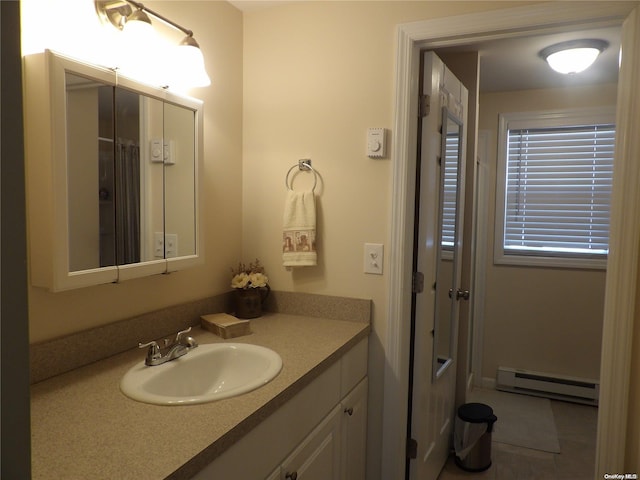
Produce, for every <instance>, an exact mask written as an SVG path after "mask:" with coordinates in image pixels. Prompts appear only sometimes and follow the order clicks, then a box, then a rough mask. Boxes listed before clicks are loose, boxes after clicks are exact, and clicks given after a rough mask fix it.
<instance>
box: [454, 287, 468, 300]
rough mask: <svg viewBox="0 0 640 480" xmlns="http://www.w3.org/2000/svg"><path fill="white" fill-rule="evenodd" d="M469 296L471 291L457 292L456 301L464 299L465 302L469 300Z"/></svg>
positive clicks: (458, 290)
mask: <svg viewBox="0 0 640 480" xmlns="http://www.w3.org/2000/svg"><path fill="white" fill-rule="evenodd" d="M469 295H470V293H469V290H460V289H457V290H456V300H460V299H461V298H463V299H464V300H469Z"/></svg>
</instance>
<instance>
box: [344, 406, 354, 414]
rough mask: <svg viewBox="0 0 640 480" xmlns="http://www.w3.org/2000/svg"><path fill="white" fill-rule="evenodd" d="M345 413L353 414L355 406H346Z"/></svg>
mask: <svg viewBox="0 0 640 480" xmlns="http://www.w3.org/2000/svg"><path fill="white" fill-rule="evenodd" d="M344 413H346V414H347V415H349V416H351V415H353V407H349V408H345V409H344Z"/></svg>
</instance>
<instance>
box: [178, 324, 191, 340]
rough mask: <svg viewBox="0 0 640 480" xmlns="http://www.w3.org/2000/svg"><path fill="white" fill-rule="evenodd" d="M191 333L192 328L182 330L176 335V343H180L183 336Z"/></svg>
mask: <svg viewBox="0 0 640 480" xmlns="http://www.w3.org/2000/svg"><path fill="white" fill-rule="evenodd" d="M190 331H191V327H189V328H187V329H186V330H181V331H179V332H178V333H176V343H178V342H179V341H180V340H181V337H182V335H184V334H186V333H189V332H190Z"/></svg>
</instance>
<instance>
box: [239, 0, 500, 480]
mask: <svg viewBox="0 0 640 480" xmlns="http://www.w3.org/2000/svg"><path fill="white" fill-rule="evenodd" d="M509 6H510V5H509V4H508V3H505V2H496V3H485V2H395V1H394V2H342V1H341V2H296V3H291V4H285V5H283V6H279V7H274V8H270V9H264V10H257V11H253V12H249V13H246V14H245V15H244V126H243V133H244V142H243V168H244V173H243V200H244V201H243V204H244V212H243V213H244V215H243V251H244V252H245V254H246V257H247V260H250V259H251V258H253V257H256V256H257V257H259V258H260V259H261V260H262V261H263V263H264V264H265V267H266V269H267V273H268V274H269V278H270V280H271V284H272V286H273V287H274V288H277V289H280V290H289V291H301V292H314V293H322V294H329V295H346V296H352V297H359V298H370V299H372V300H373V304H374V309H373V319H372V320H373V332H372V334H371V337H370V342H369V345H370V352H369V353H370V359H369V375H370V376H369V379H370V380H369V442H368V445H367V448H368V460H369V464H368V471H367V479H369V480H376V479H379V478H380V459H381V455H382V452H381V442H382V432H381V429H382V421H381V419H382V405H383V380H384V379H383V371H384V369H385V358H384V350H383V349H384V347H385V346H386V343H387V321H388V319H387V294H388V289H389V285H388V283H387V276H386V272H387V271H388V248H387V250H386V252H385V253H386V254H387V255H386V258H385V265H384V268H385V275H382V276H376V275H365V274H364V273H363V245H364V243H365V242H376V243H377V242H379V243H383V244H385V246H386V247H388V246H389V239H390V233H391V232H390V230H389V226H390V224H391V218H390V213H391V212H390V209H391V182H392V162H393V159H392V158H390V156H388V158H386V159H378V160H372V159H369V158H368V157H367V156H366V150H365V147H366V131H367V128H368V127H385V128H387V129H390V130H391V132H390V136H389V139H390V142H389V145H388V152H391V151H392V150H391V147H392V145H393V141H394V132H393V131H392V129H393V121H394V117H393V114H394V94H395V85H394V79H395V51H396V27H397V25H398V24H401V23H405V22H411V21H418V20H425V19H430V18H436V17H440V16H448V15H457V14H462V13H469V12H472V11H481V10H488V9H492V8H503V7H504V8H507V7H509ZM300 158H311V159H312V162H313V167H314V168H315V169H317V171H318V172H319V174H320V176H321V179H322V180H321V182H319V185H318V189H317V198H318V202H317V210H318V241H317V244H318V266H317V267H313V268H300V269H294V270H286V269H285V268H283V267H282V262H281V255H280V252H281V249H282V212H283V204H284V199H285V194H286V189H285V174H286V173H287V171H288V169H289V168H290V167H291V166H292V165H295V164H296V162H297V160H298V159H300ZM303 177H304V175H302V174H301V175H298V177H297V178H296V184H295V185H296V186H299V187H300V188H305V187H307V188H308V184H305V183H304V182H305V181H308V180H309V179H308V178H303ZM298 182H299V183H298ZM406 320H407V321H408V319H406ZM398 321H399V320H398Z"/></svg>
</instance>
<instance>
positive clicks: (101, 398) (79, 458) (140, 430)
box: [31, 313, 370, 480]
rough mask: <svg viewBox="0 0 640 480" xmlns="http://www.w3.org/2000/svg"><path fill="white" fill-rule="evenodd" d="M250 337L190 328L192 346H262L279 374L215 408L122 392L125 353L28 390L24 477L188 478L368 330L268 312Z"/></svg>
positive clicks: (131, 360)
mask: <svg viewBox="0 0 640 480" xmlns="http://www.w3.org/2000/svg"><path fill="white" fill-rule="evenodd" d="M251 328H252V331H253V333H252V334H251V335H248V336H244V337H237V338H234V339H229V340H223V339H221V338H220V337H218V336H216V335H214V334H213V333H210V332H208V331H206V330H202V329H199V328H198V329H195V331H194V332H193V333H192V334H193V336H194V337H195V338H196V340H197V341H198V342H199V343H200V344H207V343H220V342H241V343H251V344H256V345H262V346H265V347H268V348H271V349H273V350H275V351H276V352H278V353H279V354H280V356H281V357H282V362H283V367H282V371H281V372H280V373H279V374H278V376H277V377H276V378H274V379H273V380H272V381H271V382H270V383H268V384H266V385H265V386H263V387H261V388H259V389H257V390H254V391H252V392H249V393H246V394H244V395H240V396H237V397H233V398H229V399H225V400H219V401H217V402H212V403H206V404H201V405H189V406H157V405H149V404H144V403H140V402H136V401H134V400H131V399H129V398H127V397H125V396H124V394H122V393H121V392H120V388H119V383H120V379H121V378H122V377H123V375H124V374H125V373H126V372H127V370H128V369H129V368H131V367H132V366H133V365H134V364H136V363H138V362H140V361H142V360H143V359H144V351H142V350H138V349H135V350H131V351H128V352H125V353H122V354H119V355H116V356H113V357H110V358H107V359H105V360H101V361H99V362H96V363H93V364H91V365H87V366H85V367H81V368H78V369H76V370H73V371H71V372H68V373H65V374H62V375H58V376H56V377H53V378H50V379H48V380H44V381H42V382H40V383H36V384H34V385H33V386H32V389H31V392H32V393H31V438H32V443H31V449H32V452H31V455H32V478H33V479H34V480H39V479H43V480H45V479H46V480H49V479H52V478H64V479H68V480H72V479H78V480H80V479H82V480H85V479H87V478H92V479H105V480H112V479H114V478H118V479H128V478H130V479H136V480H145V479H149V480H158V479H187V478H190V477H191V476H192V475H194V474H195V473H196V472H197V471H199V470H200V469H201V468H203V467H204V466H205V465H207V464H208V463H210V462H211V461H213V460H214V459H215V458H217V457H218V456H219V455H220V454H221V453H222V452H223V451H225V450H226V449H227V448H228V447H229V446H231V445H232V444H233V443H235V442H236V441H237V440H238V439H239V438H241V437H242V436H243V435H244V434H246V433H247V432H248V431H249V430H251V429H252V428H253V427H255V426H256V425H257V424H258V423H259V422H260V421H261V420H262V419H264V418H265V417H267V416H269V415H270V414H271V413H273V412H274V411H275V410H276V409H277V408H278V407H280V406H281V405H282V404H284V403H285V402H286V401H287V400H289V399H290V398H291V397H293V396H294V395H295V394H296V393H297V392H298V391H300V390H301V389H302V388H303V387H304V386H306V385H307V384H309V383H310V382H311V381H312V380H313V379H314V378H315V377H317V376H318V375H319V374H320V373H321V372H322V371H324V370H325V369H326V368H328V367H329V366H330V365H331V364H332V363H333V362H335V361H336V360H337V359H338V358H340V357H341V356H342V355H343V354H344V353H346V352H347V351H348V350H349V349H350V348H351V347H352V346H354V345H355V344H356V343H357V342H358V341H360V340H361V339H363V338H365V337H366V336H367V335H368V333H369V328H370V327H369V324H368V323H359V322H349V321H343V320H330V319H324V318H315V317H308V316H299V315H288V314H282V313H269V314H265V315H263V316H262V317H260V318H257V319H254V320H252V321H251Z"/></svg>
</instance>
